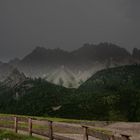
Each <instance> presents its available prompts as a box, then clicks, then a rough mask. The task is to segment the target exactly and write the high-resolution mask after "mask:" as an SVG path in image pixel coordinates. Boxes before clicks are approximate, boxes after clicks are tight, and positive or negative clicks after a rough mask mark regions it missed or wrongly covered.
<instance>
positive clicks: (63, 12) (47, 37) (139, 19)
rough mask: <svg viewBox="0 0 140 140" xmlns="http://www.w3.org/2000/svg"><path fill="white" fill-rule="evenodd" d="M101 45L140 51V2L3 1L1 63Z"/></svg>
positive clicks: (0, 5) (84, 0)
mask: <svg viewBox="0 0 140 140" xmlns="http://www.w3.org/2000/svg"><path fill="white" fill-rule="evenodd" d="M99 42H112V43H116V44H118V45H121V46H122V47H125V48H127V49H128V50H132V48H134V47H137V48H140V0H0V60H8V59H11V58H14V57H23V56H24V55H26V54H27V53H29V52H30V51H31V50H33V49H34V48H35V47H36V46H44V47H46V48H58V47H60V48H63V49H65V50H73V49H76V48H79V47H81V46H82V44H83V43H99Z"/></svg>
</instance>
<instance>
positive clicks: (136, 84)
mask: <svg viewBox="0 0 140 140" xmlns="http://www.w3.org/2000/svg"><path fill="white" fill-rule="evenodd" d="M129 86H130V87H132V88H138V89H140V65H131V66H121V67H117V68H110V69H106V70H101V71H99V72H97V73H96V74H95V75H93V76H92V77H91V78H89V79H88V80H87V81H86V82H85V83H83V84H82V85H81V86H80V87H79V89H80V90H82V91H89V92H90V91H92V92H93V91H94V92H96V91H100V92H103V91H109V90H113V91H117V90H119V89H120V88H124V87H126V88H129Z"/></svg>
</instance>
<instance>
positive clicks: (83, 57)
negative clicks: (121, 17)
mask: <svg viewBox="0 0 140 140" xmlns="http://www.w3.org/2000/svg"><path fill="white" fill-rule="evenodd" d="M136 62H139V61H137V59H136V58H135V59H134V56H132V55H131V54H130V53H129V52H128V51H127V50H125V49H124V48H121V47H119V46H117V45H114V44H110V43H100V44H98V45H92V44H85V45H84V46H83V47H81V48H79V49H77V50H74V51H72V52H67V51H64V50H61V49H45V48H43V47H36V48H35V50H33V51H32V52H31V53H30V54H28V55H27V56H25V57H24V58H23V59H21V60H18V59H15V60H14V61H10V62H9V64H10V65H12V66H13V67H16V68H17V69H19V70H20V71H21V72H23V73H25V75H26V76H27V77H32V78H35V77H41V78H45V79H46V80H48V81H49V82H53V83H55V84H60V83H61V84H62V81H63V86H65V87H71V85H72V87H78V86H79V85H80V84H81V83H82V82H84V81H86V80H87V79H88V78H89V77H90V76H91V75H93V74H94V73H95V72H97V71H99V70H101V69H106V68H110V67H117V66H121V65H129V64H134V63H136ZM62 67H63V69H62ZM66 71H68V73H67V72H66ZM62 73H63V74H62ZM66 73H67V74H66ZM64 75H65V77H67V78H64ZM54 76H55V79H54ZM71 77H73V78H71Z"/></svg>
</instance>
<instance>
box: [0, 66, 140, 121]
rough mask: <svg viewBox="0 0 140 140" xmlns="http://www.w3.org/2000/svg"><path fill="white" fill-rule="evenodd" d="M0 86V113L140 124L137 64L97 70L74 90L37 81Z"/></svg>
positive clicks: (139, 68) (139, 77)
mask: <svg viewBox="0 0 140 140" xmlns="http://www.w3.org/2000/svg"><path fill="white" fill-rule="evenodd" d="M0 85H1V86H0V113H14V114H24V115H25V114H26V115H37V116H53V117H64V118H78V119H92V120H123V121H140V65H132V66H122V67H117V68H110V69H106V70H102V71H99V72H97V73H96V74H95V75H93V76H92V77H91V78H90V79H88V80H87V81H86V82H85V83H83V84H82V85H81V86H80V87H79V88H78V89H68V88H64V87H62V86H57V85H54V84H51V83H48V82H46V81H45V80H43V79H41V78H40V79H30V78H27V79H26V80H25V81H24V82H22V83H20V85H17V86H14V87H7V86H6V85H3V83H1V84H0Z"/></svg>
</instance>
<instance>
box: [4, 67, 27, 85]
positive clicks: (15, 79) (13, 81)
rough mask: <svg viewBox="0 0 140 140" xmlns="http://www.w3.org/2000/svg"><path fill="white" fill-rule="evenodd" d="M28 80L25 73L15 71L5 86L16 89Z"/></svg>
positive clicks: (5, 81)
mask: <svg viewBox="0 0 140 140" xmlns="http://www.w3.org/2000/svg"><path fill="white" fill-rule="evenodd" d="M25 80H26V76H25V75H24V73H21V72H19V71H18V69H16V68H15V69H13V71H12V72H11V73H10V75H9V76H8V77H7V78H6V79H5V80H4V82H3V83H4V84H5V85H6V86H8V87H15V86H17V85H19V84H21V83H22V82H24V81H25Z"/></svg>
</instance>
